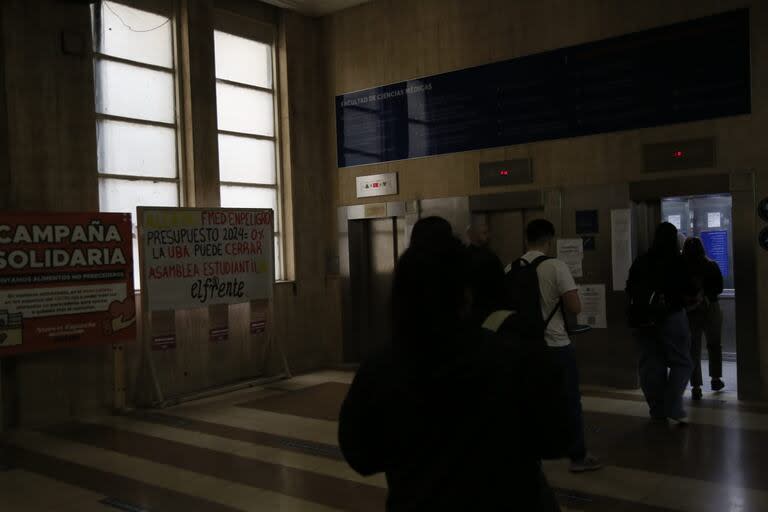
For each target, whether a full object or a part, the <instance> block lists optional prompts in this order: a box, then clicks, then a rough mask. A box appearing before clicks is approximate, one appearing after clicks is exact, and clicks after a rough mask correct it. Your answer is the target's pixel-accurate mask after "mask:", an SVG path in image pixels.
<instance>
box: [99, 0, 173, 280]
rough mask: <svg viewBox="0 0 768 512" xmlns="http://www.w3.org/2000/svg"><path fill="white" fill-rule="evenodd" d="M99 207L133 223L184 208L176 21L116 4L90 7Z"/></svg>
mask: <svg viewBox="0 0 768 512" xmlns="http://www.w3.org/2000/svg"><path fill="white" fill-rule="evenodd" d="M92 25H93V41H94V75H95V86H96V124H97V126H96V133H97V139H98V170H99V202H100V208H101V211H104V212H130V213H131V214H132V215H133V216H134V241H133V243H134V283H135V286H136V287H137V288H138V286H139V277H138V276H139V274H138V260H139V258H138V242H137V239H136V232H135V223H136V219H135V216H136V207H137V206H180V179H179V158H178V147H177V140H178V139H177V116H176V77H175V73H176V72H175V67H174V42H173V22H172V20H171V19H170V18H168V17H167V16H162V15H160V14H156V13H153V12H148V11H143V10H140V9H136V8H134V7H131V6H129V5H124V4H121V3H118V2H111V1H101V2H96V3H95V4H94V5H93V7H92Z"/></svg>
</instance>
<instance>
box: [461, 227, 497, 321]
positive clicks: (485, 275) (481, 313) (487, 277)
mask: <svg viewBox="0 0 768 512" xmlns="http://www.w3.org/2000/svg"><path fill="white" fill-rule="evenodd" d="M467 240H468V242H469V245H468V246H467V247H468V249H469V256H470V261H471V264H472V274H471V281H472V315H473V318H474V320H475V321H476V322H478V323H482V322H483V320H485V317H487V316H488V315H489V314H490V313H492V312H494V311H496V310H497V309H499V307H500V306H501V305H502V304H504V265H503V264H502V263H501V260H500V259H499V257H498V256H497V255H496V253H494V252H493V250H491V248H490V247H489V244H490V235H489V232H488V226H487V225H486V224H484V223H482V222H480V221H475V222H473V223H472V224H471V225H470V226H469V227H468V228H467Z"/></svg>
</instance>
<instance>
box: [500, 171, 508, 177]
mask: <svg viewBox="0 0 768 512" xmlns="http://www.w3.org/2000/svg"><path fill="white" fill-rule="evenodd" d="M499 176H509V171H499Z"/></svg>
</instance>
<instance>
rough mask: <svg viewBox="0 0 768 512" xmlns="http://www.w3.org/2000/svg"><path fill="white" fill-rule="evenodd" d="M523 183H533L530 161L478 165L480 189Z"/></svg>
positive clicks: (524, 159) (508, 161)
mask: <svg viewBox="0 0 768 512" xmlns="http://www.w3.org/2000/svg"><path fill="white" fill-rule="evenodd" d="M525 183H533V170H532V168H531V160H530V159H528V158H517V159H515V160H502V161H499V162H483V163H481V164H480V186H481V187H500V186H504V185H522V184H525Z"/></svg>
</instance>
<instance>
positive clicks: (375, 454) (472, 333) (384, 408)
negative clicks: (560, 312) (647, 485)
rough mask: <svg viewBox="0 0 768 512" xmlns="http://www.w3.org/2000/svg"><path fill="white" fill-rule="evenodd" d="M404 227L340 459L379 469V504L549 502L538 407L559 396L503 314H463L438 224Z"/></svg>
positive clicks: (458, 506)
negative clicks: (383, 483)
mask: <svg viewBox="0 0 768 512" xmlns="http://www.w3.org/2000/svg"><path fill="white" fill-rule="evenodd" d="M413 236H414V237H415V238H412V239H411V240H412V241H411V246H410V247H409V248H408V249H407V250H406V251H405V252H404V253H403V255H402V256H401V257H400V259H399V260H398V264H397V266H396V267H395V274H394V280H393V287H392V313H393V319H392V320H393V322H392V323H393V338H392V344H391V346H390V347H385V348H383V349H382V350H381V352H380V353H377V354H375V355H373V356H371V357H369V358H368V359H366V360H365V361H363V363H362V364H361V365H360V368H359V370H358V371H357V374H356V375H355V378H354V380H353V382H352V385H351V386H350V389H349V392H348V394H347V396H346V398H345V399H344V402H343V404H342V407H341V411H340V415H339V430H338V438H339V447H340V448H341V452H342V454H343V455H344V458H345V460H346V461H347V462H348V463H349V465H350V466H351V467H352V468H353V469H354V470H355V471H357V472H358V473H360V474H361V475H365V476H367V475H372V474H376V473H381V472H383V473H385V475H386V478H387V487H388V493H387V503H386V509H387V510H388V511H406V510H407V511H411V510H489V511H492V510H520V511H525V512H556V511H559V510H560V507H559V506H558V504H557V500H556V497H555V495H554V493H553V492H552V489H551V488H550V487H549V485H548V484H547V481H546V478H545V477H544V474H543V472H542V469H541V459H542V458H544V457H549V456H551V455H556V454H559V453H561V452H562V451H563V450H564V449H565V446H564V443H562V442H561V441H560V439H561V437H562V436H561V435H560V432H561V425H562V423H563V421H562V420H561V419H560V418H561V417H562V415H559V414H558V413H557V409H554V410H550V415H549V416H547V415H544V414H542V413H541V412H542V411H541V410H540V408H541V407H542V405H543V404H545V403H551V402H558V400H557V398H556V396H554V395H556V394H557V390H556V389H555V388H554V387H553V386H551V384H550V380H549V375H550V373H549V372H548V371H547V366H546V361H545V360H543V359H542V357H541V355H542V352H543V351H538V350H536V348H535V347H529V346H528V345H526V344H524V343H519V342H518V340H517V339H516V330H515V329H514V321H513V320H514V319H513V318H511V317H513V316H514V315H512V314H511V313H510V312H508V311H507V312H503V311H499V312H496V313H495V314H493V315H491V316H489V318H488V320H487V321H486V322H485V323H484V326H483V327H481V326H479V325H476V324H475V323H474V322H473V321H471V319H470V314H471V293H470V288H471V262H470V258H469V255H468V254H467V250H466V247H464V246H463V244H462V243H461V242H460V241H459V240H458V239H457V238H454V237H453V236H452V235H446V230H445V229H444V224H443V222H440V221H439V220H438V219H437V218H431V219H430V220H427V219H422V220H420V221H419V222H417V224H416V226H414V231H413ZM426 240H429V243H428V244H426V243H422V242H424V241H426ZM510 326H512V328H511V329H510V328H509V327H510ZM515 377H519V378H521V379H523V383H522V386H521V385H520V384H519V383H518V382H517V381H516V379H515ZM561 445H563V446H561Z"/></svg>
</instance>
